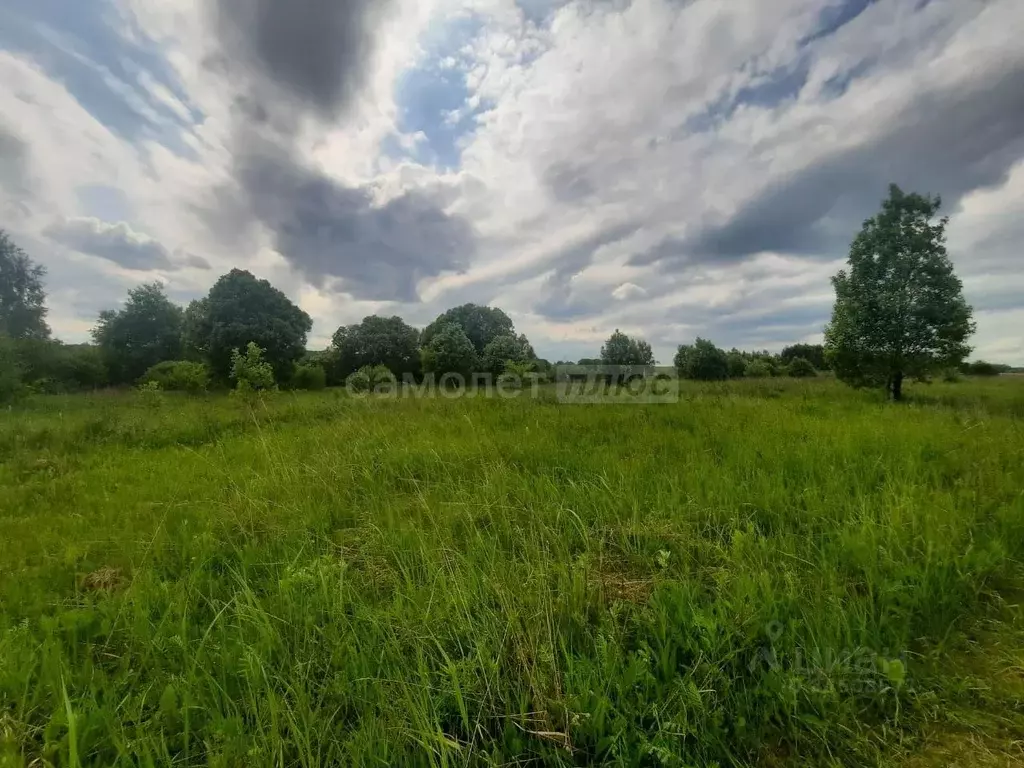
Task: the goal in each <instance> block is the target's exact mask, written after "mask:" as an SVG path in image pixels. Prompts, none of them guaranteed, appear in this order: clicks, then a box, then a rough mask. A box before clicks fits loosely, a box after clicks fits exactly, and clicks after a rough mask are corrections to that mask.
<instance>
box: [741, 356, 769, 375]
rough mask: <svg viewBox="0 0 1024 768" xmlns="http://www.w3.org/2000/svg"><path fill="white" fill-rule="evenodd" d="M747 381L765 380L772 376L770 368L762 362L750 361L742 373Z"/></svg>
mask: <svg viewBox="0 0 1024 768" xmlns="http://www.w3.org/2000/svg"><path fill="white" fill-rule="evenodd" d="M743 375H744V376H746V377H747V378H748V379H767V378H769V377H770V376H771V375H772V367H771V366H770V365H768V363H766V362H765V361H764V360H751V361H750V362H749V363H747V367H746V368H745V369H744V371H743Z"/></svg>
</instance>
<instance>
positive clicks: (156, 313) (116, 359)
mask: <svg viewBox="0 0 1024 768" xmlns="http://www.w3.org/2000/svg"><path fill="white" fill-rule="evenodd" d="M181 325H182V311H181V308H180V307H178V306H176V305H175V304H172V303H171V301H170V300H169V299H168V298H167V295H166V294H165V293H164V287H163V286H162V285H161V284H160V283H147V284H144V285H140V286H139V287H138V288H132V289H131V290H129V291H128V300H127V302H125V305H124V307H123V308H121V309H119V310H105V311H103V312H101V313H100V317H99V322H98V323H97V325H96V327H95V328H93V331H92V336H93V340H94V341H95V342H96V345H97V346H98V347H99V348H100V350H101V351H102V353H103V358H104V361H105V363H106V366H107V370H108V372H109V375H110V380H111V382H112V383H114V384H129V383H133V382H135V381H138V380H139V378H141V376H142V375H143V374H144V373H145V372H146V371H147V370H149V369H150V368H151V367H152V366H154V365H156V364H157V363H160V362H163V361H164V360H177V359H179V358H180V357H181Z"/></svg>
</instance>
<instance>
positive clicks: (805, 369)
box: [786, 357, 818, 379]
mask: <svg viewBox="0 0 1024 768" xmlns="http://www.w3.org/2000/svg"><path fill="white" fill-rule="evenodd" d="M786 372H787V373H788V374H789V375H790V376H792V377H793V378H795V379H806V378H810V377H812V376H817V375H818V372H817V371H816V370H814V365H813V364H812V363H811V361H810V360H808V359H807V358H806V357H794V358H793V359H792V360H791V361H790V363H789V365H788V366H786Z"/></svg>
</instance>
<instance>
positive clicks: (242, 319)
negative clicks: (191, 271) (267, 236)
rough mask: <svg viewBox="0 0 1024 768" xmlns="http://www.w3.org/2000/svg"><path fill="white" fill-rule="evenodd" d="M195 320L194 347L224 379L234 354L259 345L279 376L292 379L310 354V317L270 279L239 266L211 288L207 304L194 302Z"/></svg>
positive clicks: (191, 332) (192, 345)
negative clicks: (308, 334) (202, 352)
mask: <svg viewBox="0 0 1024 768" xmlns="http://www.w3.org/2000/svg"><path fill="white" fill-rule="evenodd" d="M190 313H192V314H194V317H192V318H191V319H190V320H189V327H190V328H191V329H192V330H190V337H189V341H188V343H189V345H190V346H191V347H192V349H194V350H196V351H198V352H201V351H203V350H205V354H206V356H207V359H208V361H209V364H210V370H211V371H212V373H213V375H214V376H215V377H217V378H218V379H227V378H228V377H229V376H230V374H231V371H232V366H233V361H234V352H235V350H237V349H241V348H244V347H246V345H248V344H250V343H255V344H256V345H257V346H258V347H259V348H260V349H262V350H263V354H264V356H265V359H266V361H267V362H268V363H269V364H270V366H271V367H272V368H273V370H274V376H275V377H276V378H277V379H279V380H281V381H286V380H287V379H288V376H289V375H290V374H291V371H292V367H293V366H294V364H295V361H296V360H299V359H300V358H301V357H302V356H303V355H304V354H305V352H306V334H307V333H309V330H310V329H311V328H312V327H313V321H312V320H311V319H310V317H309V315H307V314H306V313H305V312H303V311H302V310H301V309H299V308H298V307H297V306H295V304H293V303H292V302H291V301H290V300H289V299H288V297H287V296H285V295H284V294H283V293H282V292H281V291H279V290H278V289H277V288H275V287H274V286H272V285H271V284H270V283H269V282H267V281H266V280H259V279H257V278H256V277H254V276H253V275H252V274H251V273H249V272H245V271H243V270H240V269H233V270H231V271H230V272H229V273H228V274H226V275H224V276H222V277H221V278H220V279H219V280H217V282H216V283H214V285H213V287H212V288H211V289H210V293H209V295H208V296H207V297H206V299H204V300H203V302H200V303H194V309H192V308H190Z"/></svg>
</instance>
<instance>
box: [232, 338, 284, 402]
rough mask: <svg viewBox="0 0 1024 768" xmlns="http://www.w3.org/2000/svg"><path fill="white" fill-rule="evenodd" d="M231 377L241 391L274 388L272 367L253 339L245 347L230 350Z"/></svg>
mask: <svg viewBox="0 0 1024 768" xmlns="http://www.w3.org/2000/svg"><path fill="white" fill-rule="evenodd" d="M231 378H232V379H233V380H234V381H235V388H236V389H237V390H239V391H241V392H255V391H261V390H268V389H273V388H274V386H275V385H274V369H273V367H272V366H271V365H270V363H268V362H267V361H266V360H265V359H264V357H263V350H262V349H261V348H260V346H259V345H258V344H256V342H254V341H250V342H249V344H248V345H247V346H246V348H245V354H242V352H241V351H240V350H237V349H235V350H232V352H231Z"/></svg>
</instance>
